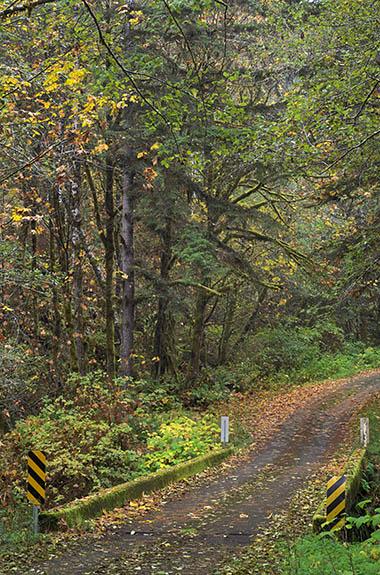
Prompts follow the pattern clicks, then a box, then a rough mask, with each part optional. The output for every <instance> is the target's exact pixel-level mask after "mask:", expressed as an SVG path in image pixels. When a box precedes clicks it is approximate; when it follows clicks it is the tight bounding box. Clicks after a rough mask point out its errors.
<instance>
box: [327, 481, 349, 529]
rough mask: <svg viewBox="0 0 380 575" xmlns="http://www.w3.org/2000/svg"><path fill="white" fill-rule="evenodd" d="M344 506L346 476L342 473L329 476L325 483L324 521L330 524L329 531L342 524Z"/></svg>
mask: <svg viewBox="0 0 380 575" xmlns="http://www.w3.org/2000/svg"><path fill="white" fill-rule="evenodd" d="M345 508H346V477H345V476H344V475H340V476H336V475H334V476H333V477H330V479H329V480H328V483H327V509H326V521H327V522H328V523H329V524H330V525H329V527H330V530H331V531H336V530H338V529H341V528H342V527H343V526H344V523H345V518H344V511H345ZM330 522H331V523H330Z"/></svg>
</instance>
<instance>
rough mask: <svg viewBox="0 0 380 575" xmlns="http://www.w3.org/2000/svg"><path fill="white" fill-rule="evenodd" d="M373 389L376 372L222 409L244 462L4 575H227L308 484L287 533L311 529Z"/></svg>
mask: <svg viewBox="0 0 380 575" xmlns="http://www.w3.org/2000/svg"><path fill="white" fill-rule="evenodd" d="M379 389H380V375H379V374H378V372H376V371H374V372H370V373H367V374H364V375H363V374H362V375H360V376H357V377H354V378H351V379H344V380H339V381H331V382H328V383H324V384H316V385H313V386H309V387H304V388H296V389H293V390H291V391H289V392H287V393H279V394H276V395H275V396H266V394H263V393H262V394H258V395H256V396H251V397H244V398H243V397H237V398H235V400H234V401H233V402H232V404H231V405H230V409H229V411H230V413H231V418H232V419H233V420H235V421H237V420H238V419H240V420H242V421H243V422H244V428H245V429H249V431H250V434H251V444H250V448H249V449H248V450H246V452H245V453H244V454H243V455H240V456H234V457H232V458H230V459H229V461H228V462H226V463H224V464H222V465H221V466H219V467H218V468H216V469H214V470H208V471H207V472H205V473H203V474H201V475H200V476H197V477H196V478H194V479H191V480H188V481H182V482H180V483H179V484H176V485H173V486H171V487H169V488H168V489H166V490H164V491H162V492H160V493H156V494H154V495H152V496H149V497H145V498H144V499H143V500H141V501H140V502H131V503H129V504H128V505H127V506H126V507H125V508H124V509H122V510H117V511H115V512H113V513H110V514H107V515H104V516H103V517H102V518H100V520H98V521H96V522H95V523H93V526H94V528H95V533H93V534H92V535H90V536H89V535H86V536H84V535H83V536H80V535H78V534H77V536H76V538H75V539H74V541H73V537H70V538H69V539H70V541H71V542H70V543H69V548H68V549H67V550H65V545H66V544H67V542H66V543H64V542H63V541H62V540H60V544H59V545H58V546H56V547H55V548H54V549H53V550H52V552H50V559H49V560H46V561H42V562H40V559H38V556H39V555H40V553H39V549H38V546H37V547H36V548H35V550H34V551H35V554H34V562H35V563H34V565H33V566H31V562H30V557H29V559H27V560H25V561H22V563H23V566H22V567H21V564H20V562H19V560H17V562H16V563H14V562H13V561H11V562H10V563H9V569H7V567H5V569H6V571H4V572H5V573H7V572H12V573H20V574H21V573H23V575H26V574H28V575H29V574H30V575H31V574H32V573H34V574H36V573H39V574H41V575H42V574H44V575H60V574H62V575H63V574H65V575H79V574H80V575H85V574H86V575H87V574H94V575H95V574H97V573H99V574H100V573H105V572H107V573H109V574H112V573H115V574H120V575H127V574H131V573H141V574H146V575H148V574H152V575H153V574H157V575H163V574H174V573H185V574H189V575H190V574H192V575H196V574H197V573H217V572H228V569H227V571H223V569H226V567H223V565H228V563H229V562H230V561H231V560H233V557H234V556H235V555H237V554H239V552H240V551H242V550H243V549H244V548H246V547H247V546H249V545H251V544H252V542H255V543H256V542H257V541H256V540H257V539H258V543H260V541H261V537H260V535H259V530H260V529H263V528H265V526H267V525H269V524H271V523H273V521H274V520H276V518H278V516H279V515H281V514H283V513H285V512H286V510H287V509H288V508H289V502H290V501H292V502H294V501H295V500H296V499H297V496H296V495H295V494H296V493H297V491H300V490H302V489H304V488H305V487H306V486H307V485H308V484H309V485H310V486H311V491H312V493H313V494H314V495H313V496H311V495H310V490H309V492H308V493H309V494H308V495H307V497H306V500H302V504H301V508H302V509H299V510H298V512H297V513H296V520H295V523H294V524H292V525H291V530H292V531H293V532H294V530H296V524H299V525H303V524H304V523H305V522H309V523H310V521H311V516H312V513H313V511H314V508H313V505H314V503H315V502H316V501H317V500H318V497H320V496H321V490H322V489H323V485H324V483H323V479H324V477H325V476H326V475H327V474H329V473H330V472H331V471H334V469H335V468H337V469H338V468H340V467H341V465H342V464H343V460H344V457H345V456H347V449H345V450H343V451H341V455H340V458H339V460H338V461H337V460H336V459H335V458H334V457H333V456H334V454H336V452H337V449H338V447H339V446H340V445H347V446H350V448H351V446H352V444H353V443H354V441H355V440H354V438H353V434H354V432H356V430H357V421H356V414H357V412H358V410H359V409H360V407H361V406H362V405H363V404H364V403H365V402H366V401H367V399H368V398H369V397H370V396H371V395H372V394H373V393H375V392H376V391H378V390H379ZM301 499H302V498H301ZM305 501H306V503H305ZM290 507H291V506H290ZM292 521H294V516H293V519H292ZM72 535H74V534H72ZM45 551H46V548H45ZM32 557H33V556H32ZM19 559H20V558H19Z"/></svg>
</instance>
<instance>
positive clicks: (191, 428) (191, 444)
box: [146, 414, 219, 471]
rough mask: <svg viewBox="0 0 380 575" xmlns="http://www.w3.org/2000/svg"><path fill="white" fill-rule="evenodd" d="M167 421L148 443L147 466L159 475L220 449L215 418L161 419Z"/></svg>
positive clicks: (183, 416) (208, 416) (173, 417)
mask: <svg viewBox="0 0 380 575" xmlns="http://www.w3.org/2000/svg"><path fill="white" fill-rule="evenodd" d="M161 417H162V419H163V421H162V423H161V424H160V425H159V427H158V429H157V431H156V432H154V433H153V434H152V435H151V436H150V437H149V438H148V442H147V446H148V449H149V451H148V453H147V454H146V465H147V467H148V468H149V469H151V470H153V471H155V470H157V469H161V468H164V467H168V466H170V465H172V462H173V461H176V462H181V461H186V460H187V459H191V458H193V457H197V456H198V455H201V454H202V453H204V452H205V451H207V450H208V449H211V448H213V447H216V446H217V443H218V439H219V438H218V433H219V428H218V426H217V423H216V418H215V416H212V415H208V414H206V415H203V416H202V417H200V418H199V419H192V418H190V417H188V416H186V415H179V416H178V415H176V416H174V415H172V416H171V417H170V418H168V417H167V416H161Z"/></svg>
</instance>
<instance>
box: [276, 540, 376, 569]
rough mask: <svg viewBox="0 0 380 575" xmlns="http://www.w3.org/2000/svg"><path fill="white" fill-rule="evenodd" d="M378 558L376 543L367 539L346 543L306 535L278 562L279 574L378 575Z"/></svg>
mask: <svg viewBox="0 0 380 575" xmlns="http://www.w3.org/2000/svg"><path fill="white" fill-rule="evenodd" d="M379 558H380V553H379V548H378V545H377V544H376V543H375V542H373V541H371V540H368V541H366V542H364V543H355V544H352V545H349V546H348V545H345V544H343V543H342V542H340V541H337V540H334V539H326V537H324V538H321V537H320V536H315V535H310V536H308V537H304V538H302V539H300V540H299V541H298V542H297V543H296V545H295V546H294V548H293V550H292V554H291V557H290V558H287V559H285V560H284V562H283V564H282V565H281V568H282V571H281V573H284V574H285V575H293V573H298V574H299V575H320V574H321V573H323V574H325V573H336V574H339V575H378V573H379V562H378V560H379Z"/></svg>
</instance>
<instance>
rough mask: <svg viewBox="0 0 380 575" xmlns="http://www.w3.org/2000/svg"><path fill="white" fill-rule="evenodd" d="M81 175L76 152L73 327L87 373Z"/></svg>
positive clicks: (82, 371)
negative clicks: (84, 327)
mask: <svg viewBox="0 0 380 575" xmlns="http://www.w3.org/2000/svg"><path fill="white" fill-rule="evenodd" d="M80 204H81V175H80V167H79V162H78V158H76V152H74V162H73V174H72V178H71V215H72V233H71V241H72V255H71V259H72V274H73V327H74V334H73V337H74V342H75V348H76V356H77V361H78V371H79V373H80V375H85V373H86V353H85V342H84V330H83V306H82V304H83V300H82V296H83V293H82V279H83V277H82V276H83V272H82V253H81V213H80Z"/></svg>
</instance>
